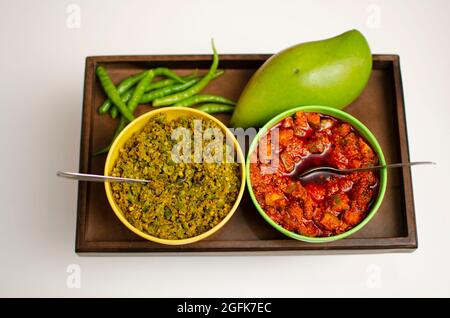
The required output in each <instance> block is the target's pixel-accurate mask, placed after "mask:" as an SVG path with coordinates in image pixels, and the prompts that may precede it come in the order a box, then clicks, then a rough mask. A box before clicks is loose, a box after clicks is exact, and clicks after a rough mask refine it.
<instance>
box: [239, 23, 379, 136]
mask: <svg viewBox="0 0 450 318" xmlns="http://www.w3.org/2000/svg"><path fill="white" fill-rule="evenodd" d="M371 71H372V55H371V53H370V48H369V45H368V44H367V41H366V39H365V38H364V36H363V35H362V34H361V33H360V32H359V31H357V30H351V31H348V32H345V33H343V34H341V35H338V36H336V37H333V38H330V39H326V40H322V41H316V42H308V43H301V44H298V45H295V46H293V47H290V48H288V49H286V50H284V51H281V52H280V53H278V54H276V55H274V56H272V57H271V58H270V59H268V60H267V61H266V62H265V63H264V64H263V65H262V66H261V67H260V68H259V69H258V70H257V71H256V73H255V74H254V75H253V77H252V78H251V79H250V81H249V82H248V84H247V86H246V87H245V89H244V91H243V92H242V94H241V96H240V98H239V101H238V103H237V105H236V108H235V111H234V113H233V117H232V119H231V124H232V125H233V126H234V127H243V128H247V127H261V126H262V125H264V124H265V123H266V122H267V121H268V120H269V119H271V118H272V117H274V116H275V115H277V114H279V113H281V112H282V111H285V110H288V109H290V108H294V107H297V106H302V105H325V106H331V107H336V108H339V109H342V108H344V107H345V106H347V105H348V104H350V103H351V102H352V101H354V100H355V99H356V98H357V97H358V96H359V94H360V93H361V91H362V90H363V88H364V87H365V86H366V84H367V81H368V80H369V77H370V73H371Z"/></svg>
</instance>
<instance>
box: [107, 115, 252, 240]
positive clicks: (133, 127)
mask: <svg viewBox="0 0 450 318" xmlns="http://www.w3.org/2000/svg"><path fill="white" fill-rule="evenodd" d="M160 113H164V114H166V116H167V119H169V120H172V119H176V118H178V117H181V116H188V115H193V116H196V117H198V118H201V119H205V120H212V121H214V122H215V123H216V124H217V125H219V127H220V128H221V129H222V131H224V132H225V133H226V135H227V138H230V139H229V140H233V143H234V149H236V152H237V157H238V159H239V164H240V166H241V187H240V189H239V194H238V197H237V199H236V202H235V203H234V205H233V207H232V208H231V211H230V212H229V213H228V214H227V216H226V217H225V218H224V219H223V220H222V221H221V222H220V223H219V224H217V225H216V226H215V227H213V228H212V229H210V230H209V231H206V232H204V233H202V234H200V235H197V236H194V237H190V238H187V239H181V240H167V239H161V238H158V237H155V236H152V235H149V234H147V233H144V232H142V231H141V230H138V229H137V228H135V227H134V226H133V225H131V224H130V223H129V222H128V221H127V219H126V218H125V216H124V214H123V212H122V211H121V210H120V208H119V206H118V205H117V204H116V202H115V201H114V199H113V195H112V190H111V185H110V183H109V182H105V190H106V196H107V197H108V201H109V204H110V205H111V207H112V209H113V211H114V213H115V214H116V216H117V217H118V218H119V220H120V221H121V222H122V223H123V224H124V225H125V226H126V227H127V228H129V229H130V230H131V231H133V232H134V233H136V234H137V235H139V236H140V237H142V238H144V239H147V240H149V241H153V242H157V243H161V244H167V245H182V244H189V243H194V242H197V241H200V240H202V239H204V238H205V237H208V236H210V235H212V234H213V233H215V232H217V231H218V230H219V229H220V228H221V227H222V226H224V225H225V223H227V222H228V220H229V219H230V218H231V217H232V216H233V214H234V212H235V211H236V209H237V207H238V205H239V202H240V201H241V199H242V195H243V193H244V188H245V159H244V155H243V153H242V149H241V147H240V146H239V143H238V142H237V140H236V138H235V137H234V135H233V134H232V133H231V132H230V131H229V130H228V128H227V127H226V126H225V125H224V124H222V122H220V121H219V120H218V119H216V118H215V117H213V116H211V115H209V114H206V113H204V112H201V111H198V110H195V109H192V108H186V107H168V108H161V109H157V110H153V111H150V112H148V113H146V114H144V115H142V116H140V117H138V118H136V119H135V120H134V121H133V122H132V123H131V124H129V125H128V126H127V127H126V128H125V129H124V130H123V131H122V132H121V133H120V134H119V136H117V138H116V140H115V141H114V142H113V144H112V145H111V149H110V150H109V152H108V157H107V158H106V163H105V176H108V175H110V172H111V170H112V168H113V165H114V163H115V162H116V160H117V157H118V155H119V150H120V149H121V148H122V147H123V146H124V144H125V142H126V141H127V140H128V139H130V138H131V136H133V134H134V133H136V132H139V131H140V130H141V129H142V128H143V127H144V125H145V124H146V123H147V122H148V121H149V119H150V118H151V117H153V116H155V115H156V114H160Z"/></svg>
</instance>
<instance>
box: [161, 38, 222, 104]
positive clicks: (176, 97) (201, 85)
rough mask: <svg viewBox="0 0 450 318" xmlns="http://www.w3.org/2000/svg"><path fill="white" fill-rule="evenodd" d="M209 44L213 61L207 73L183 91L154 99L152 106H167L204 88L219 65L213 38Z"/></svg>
mask: <svg viewBox="0 0 450 318" xmlns="http://www.w3.org/2000/svg"><path fill="white" fill-rule="evenodd" d="M211 45H212V49H213V53H214V55H213V62H212V64H211V67H210V69H209V71H208V73H207V74H206V75H205V76H204V77H203V78H202V79H201V80H200V81H199V82H198V83H197V84H195V85H194V86H192V87H191V88H190V89H188V90H186V91H184V92H180V93H177V94H174V95H169V96H165V97H162V98H158V99H155V100H154V101H153V106H167V105H172V104H175V103H177V102H179V101H181V100H183V99H186V98H188V97H191V96H192V95H195V94H198V93H199V92H200V91H201V90H202V89H203V88H205V86H206V85H208V83H209V81H210V80H211V79H212V78H213V76H214V73H215V72H216V69H217V66H218V65H219V55H218V54H217V50H216V47H215V46H214V41H213V40H211Z"/></svg>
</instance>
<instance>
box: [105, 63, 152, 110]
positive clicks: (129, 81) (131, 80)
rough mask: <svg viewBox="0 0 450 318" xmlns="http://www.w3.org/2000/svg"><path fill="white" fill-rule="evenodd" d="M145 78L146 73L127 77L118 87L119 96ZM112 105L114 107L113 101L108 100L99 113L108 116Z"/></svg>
mask: <svg viewBox="0 0 450 318" xmlns="http://www.w3.org/2000/svg"><path fill="white" fill-rule="evenodd" d="M144 76H145V72H140V73H138V74H135V75H132V76H130V77H127V78H126V79H124V80H123V81H121V82H120V83H119V85H117V91H118V92H119V94H123V93H125V91H127V90H129V89H130V88H131V87H133V86H134V84H136V83H137V82H139V81H140V80H141V79H142V78H143V77H144ZM112 105H113V103H112V102H111V100H110V99H109V98H108V99H106V100H105V101H104V102H103V104H102V105H101V106H100V107H99V108H98V113H99V114H106V113H107V112H108V111H109V110H110V108H111V106H112ZM116 112H117V110H116Z"/></svg>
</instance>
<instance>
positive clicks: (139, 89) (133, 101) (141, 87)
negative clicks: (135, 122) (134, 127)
mask: <svg viewBox="0 0 450 318" xmlns="http://www.w3.org/2000/svg"><path fill="white" fill-rule="evenodd" d="M154 77H155V72H154V71H152V70H150V71H147V74H146V75H145V77H144V78H143V79H141V81H140V82H139V83H138V84H137V86H136V89H135V90H134V92H133V94H132V95H131V98H130V100H129V101H128V104H127V107H128V108H127V109H128V110H129V111H131V112H134V110H135V109H136V107H137V105H138V104H139V102H140V100H141V98H142V96H143V95H144V92H145V89H146V88H147V86H148V85H149V84H150V82H151V81H152V80H153V78H154ZM121 101H122V100H121ZM127 119H128V118H127Z"/></svg>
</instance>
